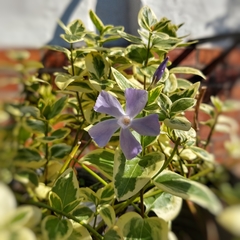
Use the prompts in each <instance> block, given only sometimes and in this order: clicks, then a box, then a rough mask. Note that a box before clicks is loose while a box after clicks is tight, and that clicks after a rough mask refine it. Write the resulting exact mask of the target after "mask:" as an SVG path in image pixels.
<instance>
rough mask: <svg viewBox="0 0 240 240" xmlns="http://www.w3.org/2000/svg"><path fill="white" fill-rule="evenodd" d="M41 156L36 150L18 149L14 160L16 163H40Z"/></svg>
mask: <svg viewBox="0 0 240 240" xmlns="http://www.w3.org/2000/svg"><path fill="white" fill-rule="evenodd" d="M41 159H42V158H41V155H40V153H39V152H38V151H37V150H35V149H30V148H21V149H18V152H17V155H16V156H15V158H14V161H26V162H28V161H40V160H41Z"/></svg>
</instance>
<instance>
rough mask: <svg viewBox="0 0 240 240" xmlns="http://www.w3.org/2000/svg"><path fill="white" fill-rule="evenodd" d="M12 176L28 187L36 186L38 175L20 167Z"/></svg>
mask: <svg viewBox="0 0 240 240" xmlns="http://www.w3.org/2000/svg"><path fill="white" fill-rule="evenodd" d="M14 178H15V179H16V180H17V181H19V182H21V183H23V184H24V185H26V186H28V187H33V188H34V187H37V186H38V176H37V174H36V172H34V171H33V170H31V169H27V168H26V169H20V170H18V171H17V172H16V174H15V176H14Z"/></svg>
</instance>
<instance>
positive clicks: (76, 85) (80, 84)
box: [66, 77, 93, 93]
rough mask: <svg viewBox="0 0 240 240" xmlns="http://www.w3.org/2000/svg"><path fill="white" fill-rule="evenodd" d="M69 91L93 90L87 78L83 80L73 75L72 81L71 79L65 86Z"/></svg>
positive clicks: (88, 91)
mask: <svg viewBox="0 0 240 240" xmlns="http://www.w3.org/2000/svg"><path fill="white" fill-rule="evenodd" d="M66 89H67V90H70V91H75V92H83V93H91V92H93V86H92V85H91V83H90V82H89V81H87V80H83V79H81V78H77V77H74V81H72V82H71V83H70V84H69V85H68V86H67V88H66Z"/></svg>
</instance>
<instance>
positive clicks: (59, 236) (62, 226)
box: [41, 216, 73, 240]
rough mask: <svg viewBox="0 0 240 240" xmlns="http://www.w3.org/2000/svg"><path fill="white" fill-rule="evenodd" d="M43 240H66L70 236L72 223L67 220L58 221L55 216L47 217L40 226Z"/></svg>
mask: <svg viewBox="0 0 240 240" xmlns="http://www.w3.org/2000/svg"><path fill="white" fill-rule="evenodd" d="M41 229H42V235H43V238H44V240H65V239H66V240H67V239H69V238H68V237H69V236H70V235H71V233H72V230H73V227H72V223H71V222H70V221H69V220H67V219H59V218H57V217H55V216H47V217H45V218H44V219H43V221H42V224H41Z"/></svg>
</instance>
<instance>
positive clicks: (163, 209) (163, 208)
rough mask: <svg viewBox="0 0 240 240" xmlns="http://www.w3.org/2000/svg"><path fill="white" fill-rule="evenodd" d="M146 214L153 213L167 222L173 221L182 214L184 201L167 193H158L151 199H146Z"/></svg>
mask: <svg viewBox="0 0 240 240" xmlns="http://www.w3.org/2000/svg"><path fill="white" fill-rule="evenodd" d="M144 205H145V207H146V214H148V213H149V212H150V211H153V212H154V213H155V214H156V215H157V216H158V217H159V218H162V219H164V220H165V221H166V222H169V221H172V220H173V219H174V218H175V217H176V216H177V215H178V214H179V212H180V210H181V207H182V199H181V198H179V197H176V196H173V195H172V194H170V193H167V192H161V193H157V194H156V195H153V196H151V197H144Z"/></svg>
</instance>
